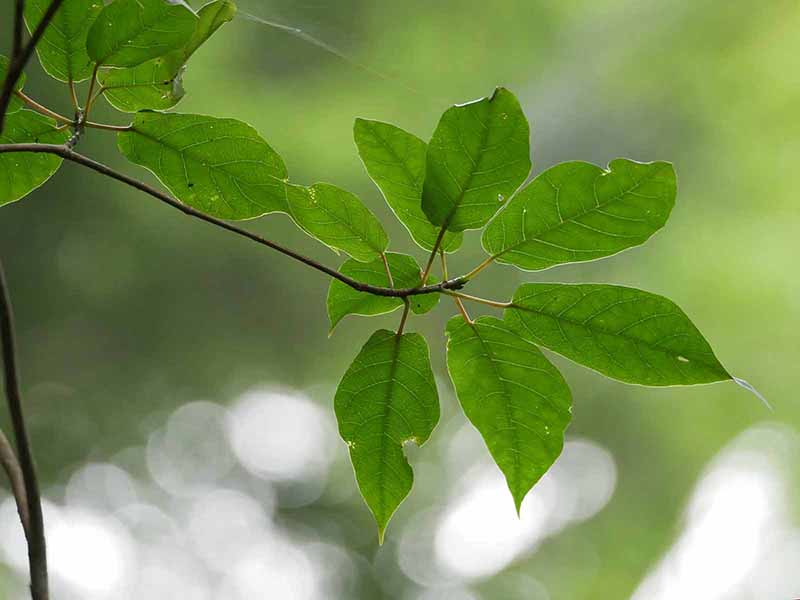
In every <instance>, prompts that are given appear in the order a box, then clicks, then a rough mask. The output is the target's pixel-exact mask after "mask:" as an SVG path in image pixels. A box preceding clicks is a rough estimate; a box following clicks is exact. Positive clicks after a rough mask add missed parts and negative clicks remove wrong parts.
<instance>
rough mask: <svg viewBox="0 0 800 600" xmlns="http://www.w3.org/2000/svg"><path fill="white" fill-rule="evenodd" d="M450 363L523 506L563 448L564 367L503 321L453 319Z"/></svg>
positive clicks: (568, 400) (567, 408) (567, 410)
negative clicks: (552, 362) (527, 495)
mask: <svg viewBox="0 0 800 600" xmlns="http://www.w3.org/2000/svg"><path fill="white" fill-rule="evenodd" d="M447 338H448V342H447V369H448V371H449V372H450V378H451V379H452V380H453V385H454V386H455V388H456V395H457V396H458V400H459V402H460V403H461V406H462V408H463V409H464V413H465V414H466V415H467V418H468V419H469V420H470V421H471V422H472V424H473V425H474V426H475V428H476V429H477V430H478V431H479V432H480V434H481V436H482V437H483V440H484V441H485V442H486V446H487V447H488V448H489V452H490V453H491V455H492V458H494V461H495V462H496V463H497V466H498V467H500V470H501V471H502V472H503V475H505V478H506V482H507V483H508V489H509V490H510V491H511V495H512V496H513V498H514V504H515V506H516V508H517V512H519V510H520V506H521V505H522V500H523V499H524V498H525V495H526V494H527V493H528V491H529V490H530V489H531V488H532V487H533V485H534V484H535V483H536V482H537V481H538V480H539V479H540V478H541V477H542V475H544V474H545V473H546V472H547V470H548V469H549V468H550V467H551V466H552V464H553V462H555V460H556V458H558V456H559V454H561V450H562V448H563V445H564V431H565V430H566V428H567V425H569V422H570V418H571V413H572V396H571V394H570V391H569V388H568V387H567V384H566V382H565V381H564V378H563V377H562V376H561V373H559V372H558V370H557V369H556V368H555V367H554V366H553V365H552V364H551V363H550V361H548V360H547V358H545V356H544V355H543V354H542V352H541V351H540V350H539V349H538V348H537V347H536V346H535V345H534V344H532V343H530V342H529V341H527V340H525V339H523V338H522V337H520V336H519V334H517V333H516V332H515V331H513V330H512V329H511V328H509V327H508V325H506V324H505V323H504V322H503V321H501V320H500V319H497V318H495V317H480V318H479V319H477V320H476V321H475V322H474V323H470V322H467V321H466V320H464V318H463V317H460V316H457V317H453V318H452V319H450V322H449V323H448V324H447Z"/></svg>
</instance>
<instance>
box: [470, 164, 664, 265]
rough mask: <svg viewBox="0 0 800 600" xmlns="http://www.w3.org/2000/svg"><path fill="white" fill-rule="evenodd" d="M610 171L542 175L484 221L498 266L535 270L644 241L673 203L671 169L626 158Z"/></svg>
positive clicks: (569, 169)
mask: <svg viewBox="0 0 800 600" xmlns="http://www.w3.org/2000/svg"><path fill="white" fill-rule="evenodd" d="M608 169H609V170H608V171H604V170H603V169H601V168H600V167H597V166H595V165H592V164H589V163H585V162H569V163H564V164H560V165H557V166H555V167H553V168H551V169H548V170H547V171H545V172H544V173H542V174H541V175H539V176H538V177H537V178H536V179H534V180H533V182H531V183H530V184H529V185H528V186H526V187H525V189H523V190H521V191H520V192H519V193H517V195H516V196H515V197H514V198H513V199H512V200H511V202H509V203H508V206H506V207H505V209H503V211H502V212H501V213H500V214H499V215H497V217H496V218H495V219H493V220H492V222H491V223H489V226H488V227H487V228H486V230H485V231H484V233H483V247H484V249H485V250H486V251H487V252H488V253H489V254H490V255H491V256H492V257H493V258H494V259H495V260H496V261H497V262H502V263H509V264H512V265H515V266H517V267H520V268H521V269H526V270H529V271H536V270H539V269H546V268H549V267H552V266H555V265H558V264H562V263H571V262H581V261H587V260H595V259H598V258H603V257H605V256H611V255H612V254H616V253H617V252H621V251H622V250H625V249H627V248H631V247H633V246H638V245H640V244H643V243H645V242H646V241H647V240H648V239H649V238H650V237H651V236H652V235H653V234H654V233H656V232H657V231H658V230H659V229H661V228H662V227H663V226H664V225H665V224H666V222H667V219H668V218H669V215H670V212H671V211H672V207H673V206H674V205H675V194H676V181H675V171H674V170H673V168H672V165H670V164H669V163H665V162H655V163H647V164H643V163H637V162H634V161H631V160H625V159H618V160H614V161H612V162H611V164H609V166H608Z"/></svg>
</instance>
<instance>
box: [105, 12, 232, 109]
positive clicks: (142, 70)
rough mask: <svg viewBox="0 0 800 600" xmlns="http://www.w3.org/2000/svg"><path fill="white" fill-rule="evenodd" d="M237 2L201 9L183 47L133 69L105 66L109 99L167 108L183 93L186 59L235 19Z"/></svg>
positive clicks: (135, 105)
mask: <svg viewBox="0 0 800 600" xmlns="http://www.w3.org/2000/svg"><path fill="white" fill-rule="evenodd" d="M235 14H236V5H235V4H233V2H230V1H229V0H216V1H215V2H210V3H209V4H206V5H205V6H204V7H203V8H201V9H200V11H199V12H198V15H197V16H198V18H199V20H198V24H197V29H196V30H195V32H194V35H193V36H192V38H191V39H190V40H189V42H188V43H187V44H186V46H185V47H184V48H181V49H180V50H176V51H174V52H170V53H169V54H167V55H165V56H161V57H159V58H155V59H153V60H149V61H147V62H145V63H142V64H141V65H139V66H137V67H133V68H132V69H106V70H103V71H102V72H100V73H99V74H98V81H99V82H100V84H101V86H102V87H103V90H104V92H103V94H104V96H105V98H106V100H107V101H108V102H109V104H111V105H112V106H113V107H114V108H116V109H117V110H121V111H123V112H138V111H140V110H146V109H151V110H168V109H170V108H172V107H174V106H175V105H177V104H178V102H180V101H181V99H182V98H183V96H184V93H185V92H184V89H183V72H184V70H185V65H186V61H187V60H189V58H190V57H191V55H192V54H193V53H194V52H195V50H197V49H198V48H199V47H200V46H201V45H202V44H203V43H204V42H205V41H206V40H208V38H210V37H211V36H212V35H213V34H214V32H216V31H217V29H219V28H220V27H222V26H223V25H224V24H225V23H227V22H228V21H230V20H231V19H233V17H234V15H235Z"/></svg>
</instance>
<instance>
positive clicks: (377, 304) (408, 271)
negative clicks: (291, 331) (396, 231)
mask: <svg viewBox="0 0 800 600" xmlns="http://www.w3.org/2000/svg"><path fill="white" fill-rule="evenodd" d="M386 260H387V262H388V263H389V270H390V271H391V273H392V282H393V283H394V287H396V288H411V287H414V286H416V285H419V282H420V277H422V269H420V266H419V264H418V263H417V261H416V260H415V259H414V257H412V256H408V255H407V254H396V253H394V252H387V253H386ZM339 272H340V273H342V274H343V275H347V276H348V277H352V278H353V279H355V280H357V281H360V282H362V283H368V284H370V285H378V286H382V287H391V284H390V283H389V276H388V275H387V273H386V266H385V265H384V264H383V259H382V258H379V259H377V260H374V261H372V262H369V263H362V262H359V261H357V260H354V259H350V260H348V261H347V262H345V263H344V264H343V265H342V266H341V268H340V269H339ZM434 282H435V278H434V277H433V276H430V277H429V278H428V282H427V283H434ZM408 300H409V302H411V310H412V311H414V313H416V314H418V315H421V314H424V313H426V312H429V311H431V310H433V309H434V307H435V306H436V305H437V304H438V303H439V294H422V295H418V296H410V297H409V299H408ZM327 306H328V318H329V319H330V321H331V331H333V329H334V328H335V327H336V325H337V324H338V323H339V321H341V320H342V319H343V318H344V317H346V316H347V315H362V316H373V315H382V314H385V313H389V312H392V311H394V310H397V309H398V308H400V307H401V306H403V300H402V298H390V297H387V296H376V295H373V294H368V293H366V292H359V291H357V290H354V289H353V288H351V287H350V286H349V285H346V284H344V283H342V282H341V281H339V280H338V279H332V280H331V284H330V287H329V288H328V301H327Z"/></svg>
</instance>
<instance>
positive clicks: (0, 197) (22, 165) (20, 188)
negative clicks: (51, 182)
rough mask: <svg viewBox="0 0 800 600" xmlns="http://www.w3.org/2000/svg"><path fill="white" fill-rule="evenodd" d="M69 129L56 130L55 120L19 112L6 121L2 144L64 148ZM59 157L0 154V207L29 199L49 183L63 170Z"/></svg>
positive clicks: (31, 113) (16, 153) (1, 139)
mask: <svg viewBox="0 0 800 600" xmlns="http://www.w3.org/2000/svg"><path fill="white" fill-rule="evenodd" d="M67 138H69V132H68V131H67V130H66V129H62V130H58V129H56V123H55V121H53V120H52V119H50V118H48V117H45V116H44V115H40V114H39V113H36V112H33V111H30V110H19V111H17V112H15V113H12V114H9V115H7V116H6V118H5V125H4V128H3V132H2V134H0V144H26V143H42V144H63V143H64V142H66V141H67ZM61 162H62V159H61V157H60V156H55V155H53V154H38V153H36V154H35V153H28V152H13V153H12V152H9V153H6V154H0V206H2V205H4V204H8V203H9V202H14V201H15V200H19V199H20V198H22V197H24V196H27V195H28V194H30V193H31V192H32V191H33V190H35V189H36V188H38V187H39V186H40V185H42V184H43V183H44V182H46V181H47V180H48V179H50V177H52V176H53V174H54V173H55V172H56V171H57V170H58V168H59V167H60V166H61Z"/></svg>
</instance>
